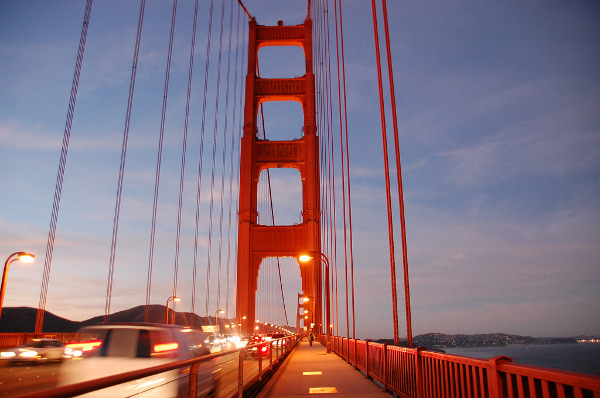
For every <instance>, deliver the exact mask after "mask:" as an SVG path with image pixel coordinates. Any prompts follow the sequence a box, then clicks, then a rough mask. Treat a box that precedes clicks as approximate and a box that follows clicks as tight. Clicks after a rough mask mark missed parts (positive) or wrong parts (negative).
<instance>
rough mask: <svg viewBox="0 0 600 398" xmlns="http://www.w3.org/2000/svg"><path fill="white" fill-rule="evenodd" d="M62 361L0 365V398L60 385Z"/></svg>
mask: <svg viewBox="0 0 600 398" xmlns="http://www.w3.org/2000/svg"><path fill="white" fill-rule="evenodd" d="M60 365H61V364H60V363H46V364H32V365H27V364H18V365H11V366H9V365H7V364H3V366H2V367H0V398H8V397H14V396H17V395H23V394H29V393H34V392H36V391H43V390H47V389H49V388H54V387H56V386H57V385H58V371H59V369H60Z"/></svg>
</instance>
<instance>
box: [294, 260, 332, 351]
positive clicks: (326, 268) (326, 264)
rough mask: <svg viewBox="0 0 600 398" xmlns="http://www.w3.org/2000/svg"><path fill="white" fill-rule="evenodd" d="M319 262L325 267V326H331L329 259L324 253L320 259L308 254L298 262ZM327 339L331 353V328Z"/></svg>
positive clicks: (326, 331) (326, 335) (328, 330)
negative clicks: (314, 260)
mask: <svg viewBox="0 0 600 398" xmlns="http://www.w3.org/2000/svg"><path fill="white" fill-rule="evenodd" d="M313 259H316V260H319V261H321V262H322V263H323V265H325V306H326V307H327V311H326V315H327V319H326V322H325V324H326V325H329V322H330V308H329V259H328V258H327V256H326V255H324V254H323V253H319V256H318V257H311V256H309V255H307V254H303V255H301V256H300V257H298V260H300V262H303V263H306V262H308V261H310V260H313ZM325 338H326V342H327V352H328V353H329V352H331V342H330V340H331V331H330V329H329V327H326V328H325Z"/></svg>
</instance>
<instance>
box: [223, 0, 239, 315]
mask: <svg viewBox="0 0 600 398" xmlns="http://www.w3.org/2000/svg"><path fill="white" fill-rule="evenodd" d="M240 14H241V12H240V7H238V13H237V26H236V38H237V43H236V46H235V61H234V63H233V64H234V66H235V72H234V80H233V121H232V126H233V127H232V129H231V130H232V131H231V157H230V164H229V204H228V207H227V209H228V223H227V258H226V260H225V262H226V264H227V276H226V278H225V280H226V281H227V294H226V295H225V313H226V314H227V316H229V291H230V283H229V278H230V275H229V271H230V264H231V261H230V259H231V208H232V207H233V202H232V201H233V169H234V158H235V130H236V120H237V84H238V69H237V68H238V54H239V51H238V49H239V46H238V45H237V44H238V43H239V41H240Z"/></svg>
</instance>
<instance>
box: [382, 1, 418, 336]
mask: <svg viewBox="0 0 600 398" xmlns="http://www.w3.org/2000/svg"><path fill="white" fill-rule="evenodd" d="M381 3H382V6H383V24H384V28H385V45H386V51H387V64H388V75H389V81H390V97H391V101H392V120H393V123H394V145H395V150H396V174H397V175H398V201H399V202H400V232H401V235H402V263H403V270H404V303H405V308H406V340H407V343H408V346H409V347H412V346H413V341H412V321H411V311H410V289H409V279H408V250H407V247H406V222H405V217H404V194H403V192H402V168H401V167H400V141H399V139H398V117H397V114H396V94H395V91H394V73H393V68H392V54H391V50H390V31H389V28H388V18H387V2H386V0H381Z"/></svg>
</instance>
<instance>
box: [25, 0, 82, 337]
mask: <svg viewBox="0 0 600 398" xmlns="http://www.w3.org/2000/svg"><path fill="white" fill-rule="evenodd" d="M92 3H93V0H87V3H86V6H85V12H84V14H83V24H82V26H81V36H80V38H79V49H78V51H77V60H76V61H75V72H74V73H73V83H72V85H71V97H70V99H69V108H68V110H67V121H66V123H65V131H64V134H63V143H62V149H61V153H60V161H59V165H58V175H57V177H56V188H55V190H54V204H53V206H52V216H51V217H50V229H49V231H48V241H47V243H46V259H45V261H44V274H43V277H42V288H41V292H40V301H39V306H38V311H37V318H36V321H35V332H36V333H42V326H43V324H44V312H45V308H46V295H47V293H48V282H49V280H50V268H51V266H52V254H53V252H54V237H55V236H56V222H57V219H58V210H59V208H60V197H61V194H62V183H63V178H64V175H65V166H66V164H67V154H68V152H69V140H70V137H71V124H72V122H73V113H74V112H75V102H76V101H77V89H78V88H79V76H80V75H81V65H82V64H83V54H84V52H85V42H86V39H87V31H88V27H89V24H90V15H91V13H92Z"/></svg>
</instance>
